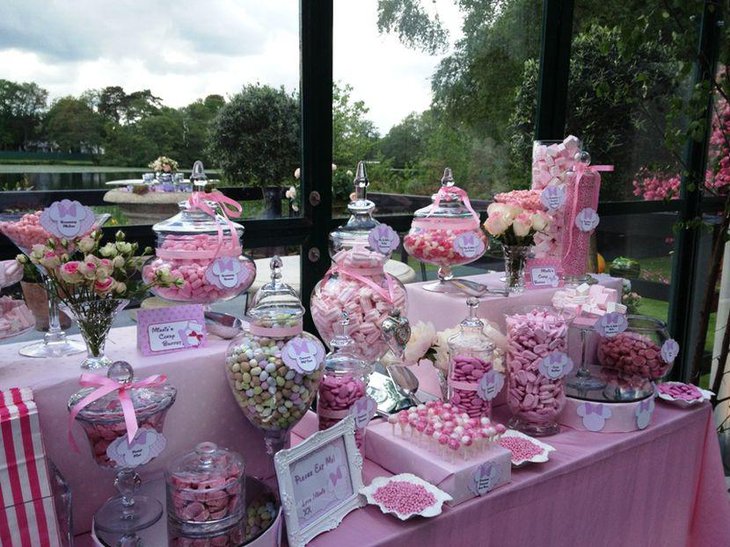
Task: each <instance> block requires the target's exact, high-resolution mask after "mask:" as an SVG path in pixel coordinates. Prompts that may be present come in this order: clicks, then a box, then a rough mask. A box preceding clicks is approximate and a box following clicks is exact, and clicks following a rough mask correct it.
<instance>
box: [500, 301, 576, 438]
mask: <svg viewBox="0 0 730 547" xmlns="http://www.w3.org/2000/svg"><path fill="white" fill-rule="evenodd" d="M574 318H575V314H573V313H572V312H570V311H567V310H560V309H558V308H553V307H551V306H528V307H521V308H518V309H515V310H512V311H510V312H508V313H507V314H506V323H507V404H508V405H509V409H510V411H511V412H512V419H511V420H510V422H509V426H510V427H512V428H514V429H517V430H519V431H522V432H524V433H527V434H528V435H533V436H546V435H554V434H555V433H559V432H560V425H559V424H558V422H557V418H558V416H559V414H560V412H561V411H562V410H563V407H564V406H565V385H564V379H565V376H566V375H567V374H568V373H570V371H571V370H572V368H573V363H572V361H571V360H570V358H569V357H568V355H567V351H568V327H569V326H570V323H571V321H572V320H573V319H574Z"/></svg>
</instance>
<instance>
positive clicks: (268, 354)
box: [225, 256, 325, 456]
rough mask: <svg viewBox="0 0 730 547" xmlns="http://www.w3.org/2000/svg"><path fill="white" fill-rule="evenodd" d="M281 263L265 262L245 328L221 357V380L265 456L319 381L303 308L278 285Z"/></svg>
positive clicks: (319, 365) (319, 357)
mask: <svg viewBox="0 0 730 547" xmlns="http://www.w3.org/2000/svg"><path fill="white" fill-rule="evenodd" d="M281 267H282V262H281V259H280V258H279V257H278V256H275V257H274V258H272V259H271V281H270V282H269V283H266V284H265V285H264V286H263V287H261V289H259V291H258V292H257V293H256V296H255V297H254V300H253V307H252V309H251V310H250V311H249V317H248V320H249V323H248V327H247V328H246V329H244V332H243V333H242V334H240V335H239V336H238V337H236V338H235V339H234V340H233V341H232V342H231V344H230V345H229V347H228V351H227V354H226V362H225V367H226V375H227V377H228V384H229V385H230V387H231V390H232V392H233V395H234V396H235V398H236V401H237V402H238V405H239V406H240V407H241V410H242V411H243V413H244V415H245V416H246V418H248V420H249V421H250V422H251V423H252V424H253V425H254V426H255V427H257V428H258V429H260V430H261V431H263V433H264V439H265V442H266V449H267V453H268V454H269V455H271V456H273V455H274V453H276V452H277V451H278V450H280V449H282V448H284V447H285V446H286V445H287V443H288V440H289V432H290V430H291V428H292V427H294V425H295V424H296V423H297V422H299V420H301V419H302V417H303V416H304V415H305V414H306V412H307V410H308V409H309V406H310V405H311V403H312V400H313V399H314V396H315V395H316V393H317V389H318V387H319V382H320V380H321V378H322V371H323V368H324V356H325V350H324V346H323V345H322V343H321V342H320V341H319V340H318V339H317V338H316V337H315V336H313V335H311V334H309V333H308V332H305V331H304V328H303V325H302V317H303V316H304V307H303V306H302V303H301V302H300V300H299V297H298V296H297V294H296V292H295V291H294V289H292V288H291V287H290V286H289V285H287V284H286V283H284V282H282V281H281Z"/></svg>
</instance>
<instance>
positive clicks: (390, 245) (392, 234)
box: [368, 224, 400, 255]
mask: <svg viewBox="0 0 730 547" xmlns="http://www.w3.org/2000/svg"><path fill="white" fill-rule="evenodd" d="M368 244H369V245H370V248H371V249H373V250H375V251H378V252H379V253H382V254H384V255H387V254H390V253H391V252H392V251H395V250H396V249H397V248H398V245H400V237H399V236H398V233H397V232H396V231H395V230H394V229H393V228H391V227H390V226H388V225H387V224H378V225H377V226H376V227H375V228H373V229H372V230H370V233H368Z"/></svg>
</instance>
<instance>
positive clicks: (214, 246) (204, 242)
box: [142, 234, 256, 304]
mask: <svg viewBox="0 0 730 547" xmlns="http://www.w3.org/2000/svg"><path fill="white" fill-rule="evenodd" d="M218 243H219V241H218V237H217V236H216V235H211V234H198V235H195V236H190V235H185V236H169V235H168V236H166V237H165V239H164V241H163V242H162V245H161V246H160V247H158V249H157V258H155V259H154V260H153V261H152V262H150V263H149V264H147V265H145V267H144V268H143V270H142V275H143V279H144V280H145V282H150V281H151V280H152V279H154V275H155V272H157V271H158V270H160V269H163V268H165V269H167V270H169V271H170V273H171V274H172V277H173V279H174V278H181V279H182V280H183V284H182V286H179V287H178V286H175V285H173V286H171V287H156V288H154V289H153V292H154V293H155V294H156V295H158V296H160V297H162V298H164V299H166V300H174V301H181V302H193V303H197V304H210V303H212V302H218V301H220V300H228V299H230V298H234V297H235V296H237V295H239V294H240V293H241V292H243V291H244V290H246V289H247V288H248V287H249V286H250V285H251V282H253V279H254V278H255V277H256V267H255V266H254V263H253V262H252V261H251V260H248V259H241V258H239V257H238V255H240V252H241V247H240V245H239V244H238V242H237V241H235V242H232V241H231V240H230V238H229V237H228V236H224V238H223V244H222V245H221V247H220V250H218ZM216 252H218V253H222V254H219V256H227V257H233V259H234V260H236V264H237V265H239V266H240V267H241V268H242V269H243V271H244V273H243V275H242V276H241V277H242V278H243V279H244V280H246V282H244V283H240V284H237V285H235V286H234V287H231V288H221V287H219V286H216V285H215V284H213V283H212V282H211V281H210V280H209V279H208V278H207V277H206V272H207V270H208V267H209V266H210V265H211V263H212V262H213V260H214V258H215V256H216Z"/></svg>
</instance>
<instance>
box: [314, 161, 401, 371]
mask: <svg viewBox="0 0 730 547" xmlns="http://www.w3.org/2000/svg"><path fill="white" fill-rule="evenodd" d="M354 183H355V199H354V200H353V201H352V202H351V203H350V204H349V205H348V206H347V208H348V210H349V211H350V214H351V216H350V219H349V220H348V222H347V224H345V225H344V226H340V227H339V228H338V229H337V230H335V231H333V232H332V233H331V234H330V255H331V257H332V261H333V264H332V266H331V267H330V269H329V270H328V271H327V273H326V274H325V276H324V278H322V280H321V281H319V283H317V285H316V286H315V287H314V290H313V291H312V297H311V301H310V306H311V310H312V319H313V320H314V324H315V326H316V327H317V330H318V331H319V335H320V337H321V338H322V339H323V340H325V341H327V342H328V343H329V341H330V340H332V339H333V338H334V336H335V335H336V334H337V333H338V332H339V323H340V319H341V318H342V314H343V313H347V316H348V317H349V326H348V335H349V336H350V337H351V338H352V339H353V340H354V342H355V343H354V344H353V347H352V353H353V354H354V355H355V357H357V358H358V359H362V360H363V361H365V362H366V363H374V362H376V361H377V360H378V359H380V358H381V357H382V356H383V355H384V354H385V352H386V351H387V349H388V344H387V341H386V340H385V337H384V336H383V332H382V329H381V326H382V324H383V321H385V319H386V318H388V317H389V316H391V315H392V314H393V313H394V312H395V310H399V311H401V312H405V310H406V308H407V300H406V290H405V288H404V287H403V284H402V283H401V282H400V281H399V280H398V279H397V278H396V277H394V276H392V275H391V274H389V273H387V272H386V271H385V269H384V268H385V263H386V262H387V261H388V259H389V257H390V255H391V253H392V251H393V250H394V249H396V248H397V247H398V245H399V238H398V234H397V233H396V232H395V231H394V230H393V229H392V228H390V227H389V226H387V225H386V224H381V223H380V222H378V221H377V220H375V219H374V218H373V216H372V212H373V209H374V208H375V204H374V203H373V202H372V201H370V200H369V199H367V186H368V184H369V181H368V178H367V174H366V172H365V165H364V163H363V162H360V163H359V164H358V166H357V174H356V176H355V180H354Z"/></svg>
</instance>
